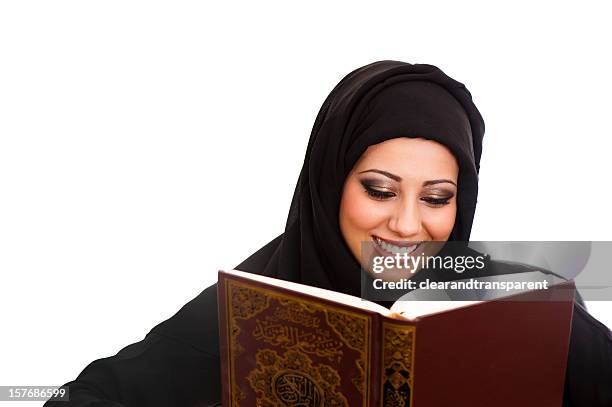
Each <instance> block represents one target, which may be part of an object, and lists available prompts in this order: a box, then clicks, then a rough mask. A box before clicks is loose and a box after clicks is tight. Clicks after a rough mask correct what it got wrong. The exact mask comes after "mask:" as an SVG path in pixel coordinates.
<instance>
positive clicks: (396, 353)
mask: <svg viewBox="0 0 612 407" xmlns="http://www.w3.org/2000/svg"><path fill="white" fill-rule="evenodd" d="M379 319H380V327H379V329H378V333H379V335H380V338H379V341H380V344H379V348H378V349H379V351H378V352H379V355H378V362H377V365H378V369H379V370H378V372H377V375H378V379H377V382H378V383H377V387H378V389H379V394H380V395H379V398H378V400H379V402H378V404H377V407H383V406H389V405H392V406H395V405H401V406H404V407H410V406H413V405H414V400H413V399H414V382H415V380H414V379H415V369H414V366H415V364H414V359H415V350H416V333H417V328H416V322H415V321H406V320H398V319H394V318H388V317H383V316H381V317H380V318H379Z"/></svg>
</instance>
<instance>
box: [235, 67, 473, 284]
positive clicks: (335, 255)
mask: <svg viewBox="0 0 612 407" xmlns="http://www.w3.org/2000/svg"><path fill="white" fill-rule="evenodd" d="M483 135H484V121H483V119H482V116H481V115H480V113H479V111H478V109H477V108H476V106H475V105H474V103H473V102H472V97H471V94H470V92H469V91H468V90H467V88H466V87H465V86H464V85H463V84H462V83H460V82H457V81H455V80H454V79H452V78H450V77H449V76H447V75H446V74H444V72H442V71H441V70H440V69H438V68H437V67H435V66H432V65H425V64H408V63H405V62H399V61H379V62H374V63H372V64H369V65H366V66H364V67H361V68H359V69H356V70H354V71H353V72H351V73H349V74H348V75H347V76H345V77H344V78H343V79H342V80H341V81H340V83H338V85H336V87H335V88H334V89H333V90H332V92H331V93H330V94H329V96H328V97H327V99H326V100H325V102H324V103H323V106H322V107H321V109H320V111H319V114H318V115H317V118H316V120H315V123H314V126H313V129H312V133H311V135H310V140H309V142H308V148H307V150H306V158H305V160H304V165H303V167H302V170H301V172H300V176H299V179H298V183H297V186H296V189H295V193H294V195H293V200H292V203H291V208H290V210H289V216H288V219H287V224H286V227H285V232H284V233H283V234H282V235H280V236H278V237H277V238H276V239H274V240H272V241H271V242H270V243H268V244H267V245H266V246H264V247H263V248H262V249H260V250H259V251H257V252H256V253H254V254H253V255H252V256H250V257H249V258H248V259H246V260H245V261H244V262H242V263H241V264H240V265H238V266H236V268H237V269H239V270H244V271H249V272H253V273H257V274H265V275H268V276H273V277H276V278H280V279H285V280H291V281H296V282H300V283H303V284H308V285H312V286H317V287H321V288H327V289H332V290H336V291H341V292H345V293H348V294H352V295H358V293H359V290H360V266H359V263H358V261H357V260H356V259H355V258H354V256H353V255H352V254H351V252H350V251H349V249H348V247H347V245H346V243H345V241H344V239H343V237H342V234H341V232H340V227H339V221H338V212H339V208H340V199H341V193H342V189H343V185H344V181H345V179H346V177H347V175H348V174H349V172H350V171H351V169H352V167H353V165H354V164H355V163H356V161H357V160H358V159H359V157H360V156H361V155H362V154H363V152H364V151H365V150H366V149H367V148H368V147H369V146H371V145H374V144H378V143H381V142H383V141H385V140H389V139H392V138H397V137H422V138H426V139H430V140H435V141H437V142H439V143H441V144H443V145H445V146H446V147H447V148H449V150H450V151H451V152H452V153H453V154H454V156H455V158H456V159H457V162H458V164H459V177H458V193H457V216H456V222H455V225H454V228H453V230H452V232H451V235H450V238H449V240H457V241H467V240H468V239H469V236H470V231H471V227H472V221H473V218H474V211H475V208H476V198H477V194H478V170H479V163H480V155H481V151H482V138H483Z"/></svg>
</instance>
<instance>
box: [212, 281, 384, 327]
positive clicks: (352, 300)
mask: <svg viewBox="0 0 612 407" xmlns="http://www.w3.org/2000/svg"><path fill="white" fill-rule="evenodd" d="M221 273H226V274H230V275H234V276H238V277H242V278H246V279H248V280H253V281H257V282H259V283H263V284H267V285H270V286H274V287H280V288H284V289H287V290H291V291H295V292H296V293H298V294H308V295H312V296H313V297H318V298H323V299H326V300H329V301H334V302H337V303H339V304H343V305H348V306H350V307H355V308H361V309H364V310H368V311H372V312H376V313H379V314H381V315H384V316H389V315H390V314H391V311H390V310H389V309H387V308H385V307H383V306H382V305H378V304H376V303H374V302H371V301H366V300H364V299H362V298H359V297H355V296H352V295H348V294H344V293H339V292H337V291H332V290H326V289H324V288H318V287H312V286H309V285H305V284H300V283H296V282H293V281H285V280H279V279H277V278H273V277H266V276H262V275H259V274H253V273H247V272H245V271H240V270H231V271H221Z"/></svg>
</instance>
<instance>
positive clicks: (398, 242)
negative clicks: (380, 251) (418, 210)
mask: <svg viewBox="0 0 612 407" xmlns="http://www.w3.org/2000/svg"><path fill="white" fill-rule="evenodd" d="M372 238H373V239H374V240H376V239H379V240H382V241H383V242H387V243H390V244H392V245H393V246H398V247H409V246H414V245H420V244H421V243H423V241H422V240H421V241H418V242H417V241H412V242H411V241H408V240H390V239H384V238H382V237H380V236H376V235H372Z"/></svg>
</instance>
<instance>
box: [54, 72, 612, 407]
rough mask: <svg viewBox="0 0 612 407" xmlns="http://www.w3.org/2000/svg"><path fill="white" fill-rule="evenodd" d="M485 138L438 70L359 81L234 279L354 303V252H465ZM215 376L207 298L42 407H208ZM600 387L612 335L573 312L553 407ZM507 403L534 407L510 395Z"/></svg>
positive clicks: (461, 90) (599, 399)
mask: <svg viewBox="0 0 612 407" xmlns="http://www.w3.org/2000/svg"><path fill="white" fill-rule="evenodd" d="M483 135H484V122H483V120H482V117H481V116H480V113H479V111H478V109H477V108H476V106H475V105H474V103H473V101H472V97H471V94H470V93H469V92H468V90H467V89H466V87H465V86H464V85H463V84H461V83H459V82H457V81H455V80H453V79H452V78H450V77H448V76H447V75H446V74H444V73H443V72H442V71H441V70H440V69H438V68H436V67H434V66H431V65H411V64H407V63H403V62H397V61H380V62H375V63H372V64H370V65H367V66H364V67H361V68H358V69H356V70H355V71H353V72H351V73H349V74H348V75H347V76H346V77H344V78H343V79H342V81H340V83H339V84H338V85H337V86H336V87H335V88H334V90H333V91H332V92H331V94H330V95H329V96H328V98H327V99H326V100H325V102H324V103H323V106H322V107H321V110H320V111H319V114H318V116H317V118H316V121H315V124H314V126H313V129H312V133H311V136H310V140H309V143H308V148H307V151H306V159H305V161H304V165H303V167H302V170H301V172H300V176H299V179H298V182H297V186H296V189H295V194H294V196H293V200H292V203H291V208H290V210H289V215H288V218H287V223H286V227H285V231H284V232H283V233H282V234H281V235H280V236H278V237H276V238H275V239H273V240H272V241H270V242H269V243H268V244H267V245H266V246H264V247H262V248H261V249H259V250H258V251H256V252H255V253H254V254H253V255H251V256H250V257H249V258H247V259H246V260H245V261H243V262H242V263H240V264H239V265H238V266H237V267H236V268H237V269H239V270H243V271H247V272H251V273H256V274H262V275H266V276H272V277H276V278H279V279H283V280H288V281H294V282H298V283H302V284H306V285H311V286H315V287H320V288H325V289H330V290H334V291H336V292H343V293H348V294H352V295H357V296H358V295H359V293H360V291H361V279H360V277H361V268H360V264H359V261H360V260H361V249H360V245H361V243H362V242H371V243H373V244H374V245H375V246H378V247H380V249H381V250H383V251H386V252H390V253H392V252H401V251H404V252H407V251H409V250H416V249H417V248H418V247H419V246H420V245H422V244H425V243H427V242H430V241H467V240H469V237H470V232H471V227H472V221H473V218H474V212H475V208H476V198H477V193H478V171H479V163H480V155H481V151H482V139H483ZM419 274H420V273H418V274H417V275H419ZM551 317H554V316H551ZM500 318H501V316H500ZM525 335H528V333H525ZM536 339H537V338H536ZM560 340H567V338H565V339H563V338H560ZM220 364H221V361H220V358H219V331H218V316H217V291H216V286H214V285H213V286H211V287H209V288H207V289H205V290H204V291H203V292H202V293H201V294H200V295H198V296H197V297H196V298H195V299H194V300H192V301H191V302H190V303H188V304H187V305H185V306H184V307H183V308H182V309H181V310H180V311H179V312H178V313H177V314H176V315H174V316H173V317H172V318H170V319H169V320H167V321H165V322H162V323H161V324H159V325H158V326H156V327H155V328H153V329H152V330H151V331H150V332H149V333H148V335H147V336H146V337H145V339H143V340H142V341H141V342H138V343H135V344H132V345H130V346H128V347H126V348H124V349H123V350H121V351H120V352H119V353H118V354H117V355H115V356H114V357H110V358H106V359H100V360H97V361H94V362H92V363H91V364H90V365H88V366H87V367H86V368H85V370H84V371H83V372H82V373H81V374H80V375H79V376H78V378H77V379H76V380H74V381H72V382H70V383H68V386H69V389H70V392H69V393H70V399H71V401H70V402H69V403H64V402H58V403H55V404H54V403H48V404H47V405H48V406H53V405H57V406H93V405H96V406H115V407H116V406H206V405H218V403H220V400H221V394H220V387H221V386H220V385H221V382H220V380H221V377H220ZM453 368H455V369H457V371H460V368H461V367H460V366H453ZM610 383H612V338H611V337H610V333H609V331H608V330H607V328H606V327H605V326H603V325H602V324H600V323H599V322H597V321H596V320H595V319H593V318H592V317H591V316H590V315H589V314H588V313H587V312H586V311H585V310H584V309H583V308H582V307H580V305H578V304H576V305H575V311H574V319H573V326H572V342H571V346H570V355H569V358H568V361H567V378H566V381H565V392H564V394H563V397H564V402H565V404H564V406H591V407H598V406H610V405H612V386H610ZM559 389H560V386H559ZM440 390H441V391H443V389H440ZM513 396H514V397H515V399H520V400H522V402H521V403H517V404H516V405H519V404H520V405H523V406H530V405H533V403H532V404H530V403H529V395H524V394H522V393H521V391H520V386H517V393H516V394H515V395H513ZM561 397H562V395H561V394H559V400H560V398H561ZM404 402H407V403H409V400H402V403H404ZM406 405H408V404H406ZM457 405H459V406H462V405H469V400H458V401H457Z"/></svg>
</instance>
